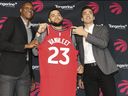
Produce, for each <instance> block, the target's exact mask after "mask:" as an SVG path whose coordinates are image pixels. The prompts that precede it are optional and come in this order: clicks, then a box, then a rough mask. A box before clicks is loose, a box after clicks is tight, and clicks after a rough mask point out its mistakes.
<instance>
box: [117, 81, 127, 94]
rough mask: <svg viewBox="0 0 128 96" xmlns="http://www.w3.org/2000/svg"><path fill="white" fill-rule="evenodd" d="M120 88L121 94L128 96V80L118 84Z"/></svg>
mask: <svg viewBox="0 0 128 96" xmlns="http://www.w3.org/2000/svg"><path fill="white" fill-rule="evenodd" d="M118 88H120V93H124V94H125V95H126V96H128V80H122V81H121V83H120V84H118Z"/></svg>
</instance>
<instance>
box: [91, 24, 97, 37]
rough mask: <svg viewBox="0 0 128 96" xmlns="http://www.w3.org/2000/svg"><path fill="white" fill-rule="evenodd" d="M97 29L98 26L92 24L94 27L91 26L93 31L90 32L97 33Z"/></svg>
mask: <svg viewBox="0 0 128 96" xmlns="http://www.w3.org/2000/svg"><path fill="white" fill-rule="evenodd" d="M97 31H98V27H97V26H96V25H94V28H93V33H92V34H95V35H96V34H97Z"/></svg>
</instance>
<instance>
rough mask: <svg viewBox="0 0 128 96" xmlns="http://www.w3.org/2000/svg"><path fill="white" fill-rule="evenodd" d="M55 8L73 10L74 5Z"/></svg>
mask: <svg viewBox="0 0 128 96" xmlns="http://www.w3.org/2000/svg"><path fill="white" fill-rule="evenodd" d="M54 6H55V7H56V8H60V9H63V10H73V9H74V8H75V7H76V6H75V5H54Z"/></svg>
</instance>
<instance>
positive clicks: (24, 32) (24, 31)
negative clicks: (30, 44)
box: [18, 17, 28, 42]
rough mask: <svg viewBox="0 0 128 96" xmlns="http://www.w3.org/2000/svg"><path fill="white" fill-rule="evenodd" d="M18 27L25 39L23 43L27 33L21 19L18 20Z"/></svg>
mask: <svg viewBox="0 0 128 96" xmlns="http://www.w3.org/2000/svg"><path fill="white" fill-rule="evenodd" d="M18 26H20V28H21V30H22V32H23V33H22V34H23V37H24V38H25V41H26V42H27V38H28V37H27V31H26V28H25V25H24V23H23V21H22V19H21V18H20V17H19V18H18Z"/></svg>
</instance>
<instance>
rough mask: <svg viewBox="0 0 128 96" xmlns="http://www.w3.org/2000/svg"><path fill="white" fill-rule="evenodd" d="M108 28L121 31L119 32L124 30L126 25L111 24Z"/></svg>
mask: <svg viewBox="0 0 128 96" xmlns="http://www.w3.org/2000/svg"><path fill="white" fill-rule="evenodd" d="M108 26H109V28H113V29H121V30H126V28H127V24H125V25H121V24H120V25H113V24H108Z"/></svg>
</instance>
